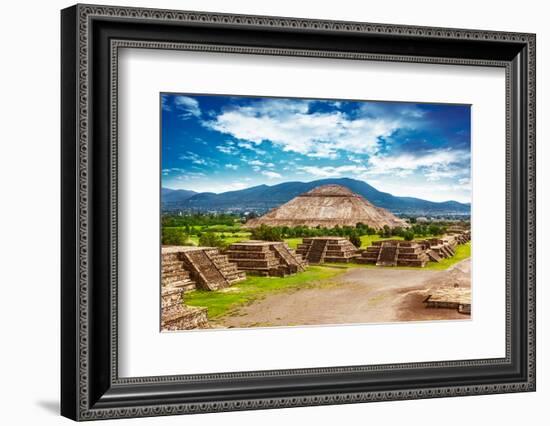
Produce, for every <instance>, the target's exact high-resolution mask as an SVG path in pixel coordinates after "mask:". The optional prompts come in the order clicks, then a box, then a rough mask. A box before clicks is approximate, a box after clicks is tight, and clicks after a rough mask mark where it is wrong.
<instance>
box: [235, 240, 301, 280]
mask: <svg viewBox="0 0 550 426" xmlns="http://www.w3.org/2000/svg"><path fill="white" fill-rule="evenodd" d="M225 255H226V256H227V257H228V258H229V261H230V262H231V263H234V264H236V265H237V268H238V269H239V270H241V271H246V272H251V273H254V274H256V275H262V276H285V275H290V274H295V273H296V272H303V271H304V270H305V267H306V265H307V262H304V260H303V259H302V256H300V255H299V254H297V253H296V252H295V251H294V250H292V249H291V248H290V247H288V245H287V244H286V243H284V242H277V241H254V240H251V241H241V242H238V243H234V244H231V245H230V246H229V248H228V249H227V250H226V251H225Z"/></svg>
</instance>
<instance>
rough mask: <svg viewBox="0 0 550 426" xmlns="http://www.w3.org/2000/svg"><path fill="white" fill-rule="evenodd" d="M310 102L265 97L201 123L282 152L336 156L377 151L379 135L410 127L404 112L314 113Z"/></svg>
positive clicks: (324, 156) (389, 134)
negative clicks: (266, 143)
mask: <svg viewBox="0 0 550 426" xmlns="http://www.w3.org/2000/svg"><path fill="white" fill-rule="evenodd" d="M311 103H312V102H311V101H302V100H300V101H296V100H273V99H269V100H263V101H260V102H256V103H254V104H252V105H248V106H237V107H234V108H232V109H227V110H224V111H222V112H221V113H220V114H219V115H218V116H217V117H215V118H214V119H212V120H210V121H203V125H205V126H206V127H208V128H210V129H213V130H216V131H218V132H221V133H225V134H229V135H231V136H233V137H235V138H237V139H240V140H242V141H246V142H248V143H253V144H256V145H259V144H261V143H262V142H264V141H271V142H272V143H273V144H275V145H277V146H279V147H281V148H282V149H283V150H284V151H292V152H297V153H300V154H304V155H309V156H313V157H322V158H333V157H334V156H335V155H336V152H337V151H338V150H349V151H353V152H357V153H375V152H377V150H378V144H379V138H385V137H389V136H391V135H392V134H393V133H394V132H395V131H396V130H398V129H400V128H403V127H407V125H408V124H407V120H405V119H404V117H402V116H395V117H389V118H388V117H383V116H380V117H367V116H357V117H353V118H350V117H349V116H348V115H346V114H344V113H342V112H341V111H338V110H333V111H330V112H310V110H309V108H310V104H311Z"/></svg>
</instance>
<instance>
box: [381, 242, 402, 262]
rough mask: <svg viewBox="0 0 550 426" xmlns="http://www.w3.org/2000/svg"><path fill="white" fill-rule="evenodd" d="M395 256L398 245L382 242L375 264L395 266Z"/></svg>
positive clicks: (397, 251) (397, 254) (397, 253)
mask: <svg viewBox="0 0 550 426" xmlns="http://www.w3.org/2000/svg"><path fill="white" fill-rule="evenodd" d="M397 256H399V246H398V245H393V244H389V243H382V246H381V248H380V252H379V253H378V259H377V260H376V266H397Z"/></svg>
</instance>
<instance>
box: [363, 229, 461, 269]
mask: <svg viewBox="0 0 550 426" xmlns="http://www.w3.org/2000/svg"><path fill="white" fill-rule="evenodd" d="M468 241H470V231H469V230H460V231H459V230H455V231H453V233H450V234H448V235H444V236H442V237H440V238H428V239H425V240H415V241H403V240H383V241H374V242H373V243H372V245H371V246H369V247H367V248H366V249H365V250H362V251H361V256H360V257H359V258H357V259H356V262H357V263H365V264H372V265H376V266H415V267H420V268H423V267H424V266H426V263H428V262H429V261H432V262H441V260H442V259H445V258H449V257H452V256H454V255H455V249H456V246H457V245H458V244H465V243H467V242H468Z"/></svg>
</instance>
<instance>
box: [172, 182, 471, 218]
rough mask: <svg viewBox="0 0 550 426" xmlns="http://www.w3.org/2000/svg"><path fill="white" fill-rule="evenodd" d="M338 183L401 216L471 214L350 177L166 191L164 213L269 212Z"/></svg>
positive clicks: (457, 206) (462, 208) (455, 204)
mask: <svg viewBox="0 0 550 426" xmlns="http://www.w3.org/2000/svg"><path fill="white" fill-rule="evenodd" d="M328 184H336V185H342V186H345V187H347V188H349V189H350V190H351V191H353V192H355V193H357V194H359V195H361V196H363V197H364V198H366V199H367V200H368V201H370V202H371V203H372V204H374V205H375V206H378V207H382V208H385V209H388V210H390V211H391V212H393V213H397V214H415V215H430V214H469V213H470V204H464V203H459V202H457V201H445V202H433V201H427V200H421V199H419V198H413V197H396V196H394V195H391V194H388V193H387V192H381V191H378V190H377V189H376V188H374V187H373V186H371V185H369V184H368V183H366V182H363V181H360V180H356V179H349V178H331V179H320V180H316V181H313V182H285V183H280V184H278V185H273V186H269V185H258V186H254V187H251V188H246V189H242V190H239V191H229V192H223V193H221V194H214V193H212V192H203V193H195V192H193V191H185V190H169V189H166V188H163V189H162V208H163V210H176V209H177V210H217V211H225V210H234V211H243V210H254V211H264V212H265V211H267V210H270V209H272V208H275V207H278V206H280V205H281V204H284V203H286V202H287V201H289V200H291V199H292V198H294V197H296V196H297V195H300V194H302V193H304V192H307V191H310V190H312V189H313V188H315V187H317V186H321V185H328Z"/></svg>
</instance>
